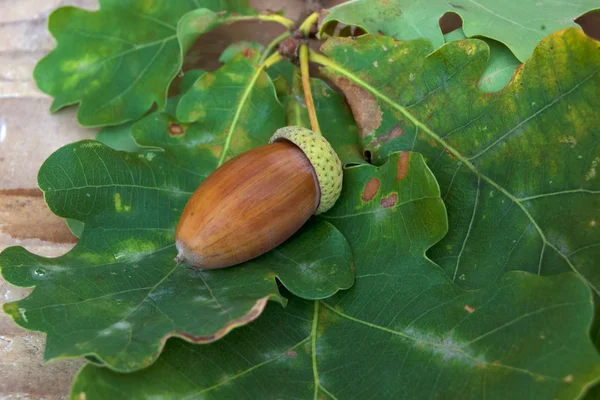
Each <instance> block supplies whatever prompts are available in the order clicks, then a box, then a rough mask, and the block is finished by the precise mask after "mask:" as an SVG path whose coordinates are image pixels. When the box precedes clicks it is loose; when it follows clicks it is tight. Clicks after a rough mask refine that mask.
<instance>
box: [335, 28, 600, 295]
mask: <svg viewBox="0 0 600 400" xmlns="http://www.w3.org/2000/svg"><path fill="white" fill-rule="evenodd" d="M599 48H600V43H599V42H597V41H594V40H593V39H590V38H588V37H587V36H585V35H584V33H583V32H582V31H581V30H580V29H577V28H570V29H567V30H564V31H560V32H557V33H555V34H552V35H550V36H549V37H547V38H546V39H544V40H543V41H542V42H541V43H540V45H539V46H538V47H537V48H536V50H535V52H534V54H533V56H532V58H531V60H529V61H528V62H526V63H525V64H523V67H522V68H520V69H519V71H518V72H517V73H516V74H515V76H514V78H513V80H512V81H511V82H510V84H509V85H508V86H507V87H506V88H505V89H504V90H502V91H500V92H498V93H483V92H481V91H479V90H478V89H477V88H476V85H475V84H476V82H478V80H479V77H480V76H481V73H482V71H484V70H485V68H486V62H487V59H488V55H489V48H488V46H487V45H486V44H485V43H484V42H482V41H480V40H474V39H469V40H466V41H462V42H460V41H459V42H451V43H448V44H447V45H445V46H443V47H441V48H440V49H438V50H436V51H435V52H433V53H431V46H430V44H429V43H428V42H427V41H425V40H417V41H411V42H396V41H394V40H393V39H391V38H386V37H379V36H378V37H375V36H364V37H361V38H358V39H356V40H350V39H333V40H330V41H328V42H327V43H326V44H325V45H324V48H323V50H324V51H325V53H326V54H328V55H329V56H330V57H331V58H332V59H333V60H334V61H333V62H332V63H330V64H329V66H328V67H325V68H323V72H324V73H325V74H327V75H328V76H329V77H330V78H331V79H332V80H334V81H335V82H337V84H338V86H340V87H341V88H342V89H343V90H344V91H345V92H346V94H347V95H348V96H349V97H348V101H349V102H350V104H351V106H352V108H353V111H354V112H355V115H356V116H357V119H358V120H359V127H360V129H359V130H360V131H361V134H362V136H363V139H364V142H363V143H364V145H365V148H366V149H367V150H368V151H369V152H371V154H372V155H373V158H374V159H375V160H378V161H379V162H381V161H383V160H385V159H386V158H387V157H388V156H389V155H390V154H391V153H393V152H396V151H398V150H414V151H418V152H420V153H422V154H423V155H424V156H425V158H426V159H427V162H428V164H429V166H430V168H431V169H432V171H433V173H434V174H435V176H436V178H437V180H438V182H439V183H440V186H441V188H442V193H443V199H444V201H445V204H446V206H447V207H448V214H449V220H450V227H451V229H450V231H449V233H448V235H447V236H446V237H445V238H444V239H443V240H442V241H441V242H440V243H439V244H437V245H436V246H435V247H434V248H433V249H432V250H431V252H430V255H431V257H432V259H433V260H434V261H436V262H437V263H438V264H439V265H440V266H442V267H443V268H444V269H445V270H446V271H447V272H448V274H449V275H450V276H451V277H452V278H453V280H454V281H455V282H457V283H459V284H460V285H462V286H464V287H466V288H477V287H481V286H485V285H486V284H489V283H490V282H493V281H494V280H495V279H496V278H497V277H501V276H502V275H503V273H504V272H505V271H508V270H516V269H518V270H525V271H529V272H531V273H536V274H554V273H558V272H561V271H575V272H576V273H578V274H580V275H581V276H583V277H584V279H585V280H586V281H587V282H588V284H589V285H590V286H591V287H592V289H593V290H594V291H595V292H596V293H598V292H599V290H600V269H598V268H597V260H599V259H600V246H598V244H599V243H600V215H599V214H598V210H600V174H598V173H597V172H596V170H597V169H598V168H600V165H599V164H600V146H599V145H598V144H599V143H600V129H599V128H598V127H599V126H600V114H599V113H597V112H596V111H595V105H596V104H597V102H598V93H600V75H599V74H598V72H599V71H600V51H599ZM390 78H391V80H390ZM361 110H369V114H368V115H367V114H366V113H362V111H361Z"/></svg>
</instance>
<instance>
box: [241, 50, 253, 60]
mask: <svg viewBox="0 0 600 400" xmlns="http://www.w3.org/2000/svg"><path fill="white" fill-rule="evenodd" d="M242 56H244V57H245V58H252V57H253V56H254V50H252V49H244V50H243V51H242Z"/></svg>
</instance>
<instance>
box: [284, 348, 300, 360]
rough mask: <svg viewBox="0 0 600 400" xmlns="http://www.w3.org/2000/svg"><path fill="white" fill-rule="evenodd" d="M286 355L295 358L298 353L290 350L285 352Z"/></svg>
mask: <svg viewBox="0 0 600 400" xmlns="http://www.w3.org/2000/svg"><path fill="white" fill-rule="evenodd" d="M285 355H286V356H288V357H292V358H293V357H297V356H298V353H296V352H295V351H294V350H288V351H286V352H285Z"/></svg>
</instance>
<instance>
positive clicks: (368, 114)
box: [334, 77, 383, 138]
mask: <svg viewBox="0 0 600 400" xmlns="http://www.w3.org/2000/svg"><path fill="white" fill-rule="evenodd" d="M334 79H335V84H336V85H337V86H338V87H339V88H340V89H341V90H342V92H344V95H345V96H346V100H347V101H348V104H349V105H350V109H351V110H352V114H353V115H354V120H355V121H356V125H357V127H358V132H359V134H360V136H361V137H362V138H365V137H367V136H369V135H371V134H372V133H373V132H374V131H375V130H376V129H377V128H379V126H380V125H381V120H382V117H383V113H382V111H381V108H380V107H379V104H378V103H377V99H376V98H375V97H374V96H373V95H372V94H371V93H369V92H367V91H366V90H365V89H363V88H361V87H360V86H358V85H356V84H354V83H353V82H351V81H350V80H349V79H347V78H341V77H336V78H334Z"/></svg>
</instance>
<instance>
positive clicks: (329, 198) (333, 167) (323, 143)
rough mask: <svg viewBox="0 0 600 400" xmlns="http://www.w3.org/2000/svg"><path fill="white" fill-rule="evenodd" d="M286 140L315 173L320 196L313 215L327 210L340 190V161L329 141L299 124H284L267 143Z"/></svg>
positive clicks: (335, 199)
mask: <svg viewBox="0 0 600 400" xmlns="http://www.w3.org/2000/svg"><path fill="white" fill-rule="evenodd" d="M282 139H284V140H288V141H290V142H292V143H294V144H295V145H296V146H298V147H299V148H300V149H301V150H302V151H303V152H304V154H305V155H306V157H307V158H308V160H309V161H310V163H311V164H312V166H313V168H314V169H315V173H316V175H317V180H318V181H319V189H320V192H321V198H320V200H319V206H318V207H317V210H316V211H315V215H317V214H321V213H324V212H325V211H327V210H329V209H330V208H331V207H333V205H334V204H335V202H336V201H337V199H338V198H339V197H340V193H341V192H342V180H343V173H342V162H341V161H340V159H339V157H338V156H337V154H336V153H335V151H334V150H333V147H331V145H330V144H329V142H328V141H327V140H326V139H325V138H324V137H323V136H321V135H318V134H316V133H315V132H313V131H311V130H310V129H306V128H303V127H301V126H286V127H284V128H281V129H278V130H277V131H276V132H275V134H274V135H273V137H271V140H270V141H269V143H273V142H275V141H277V140H282Z"/></svg>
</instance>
